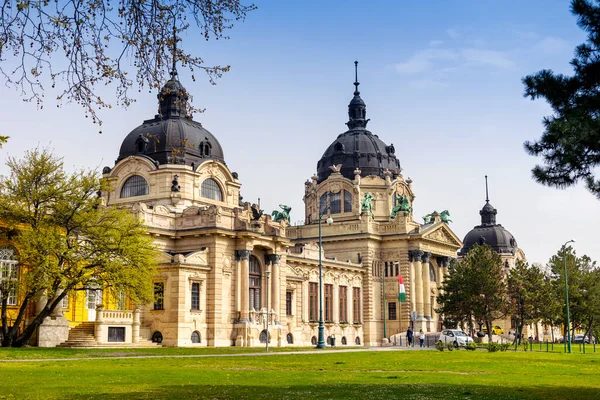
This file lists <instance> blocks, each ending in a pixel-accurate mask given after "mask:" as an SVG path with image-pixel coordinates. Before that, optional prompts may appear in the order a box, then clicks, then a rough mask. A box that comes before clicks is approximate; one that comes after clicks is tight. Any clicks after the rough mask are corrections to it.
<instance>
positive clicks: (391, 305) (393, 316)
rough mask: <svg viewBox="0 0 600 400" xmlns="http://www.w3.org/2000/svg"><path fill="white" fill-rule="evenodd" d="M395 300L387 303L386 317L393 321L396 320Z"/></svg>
mask: <svg viewBox="0 0 600 400" xmlns="http://www.w3.org/2000/svg"><path fill="white" fill-rule="evenodd" d="M396 318H397V317H396V302H395V301H394V302H389V303H388V319H389V320H390V321H395V320H396Z"/></svg>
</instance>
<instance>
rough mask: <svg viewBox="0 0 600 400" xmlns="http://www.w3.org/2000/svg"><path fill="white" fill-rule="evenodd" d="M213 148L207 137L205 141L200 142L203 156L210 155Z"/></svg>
mask: <svg viewBox="0 0 600 400" xmlns="http://www.w3.org/2000/svg"><path fill="white" fill-rule="evenodd" d="M211 150H212V146H211V144H210V142H209V141H208V138H205V140H204V141H202V142H200V156H201V157H210V151H211Z"/></svg>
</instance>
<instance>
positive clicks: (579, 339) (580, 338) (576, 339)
mask: <svg viewBox="0 0 600 400" xmlns="http://www.w3.org/2000/svg"><path fill="white" fill-rule="evenodd" d="M571 343H585V344H590V343H592V341H591V340H590V337H589V336H584V335H582V334H579V333H576V334H575V335H573V337H572V338H571Z"/></svg>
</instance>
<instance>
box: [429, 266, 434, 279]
mask: <svg viewBox="0 0 600 400" xmlns="http://www.w3.org/2000/svg"><path fill="white" fill-rule="evenodd" d="M429 280H430V281H431V282H435V268H434V267H433V264H432V263H429Z"/></svg>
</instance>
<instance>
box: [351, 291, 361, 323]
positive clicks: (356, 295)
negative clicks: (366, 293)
mask: <svg viewBox="0 0 600 400" xmlns="http://www.w3.org/2000/svg"><path fill="white" fill-rule="evenodd" d="M361 314H362V313H361V298H360V288H359V287H353V288H352V322H353V323H355V324H361V323H362V319H361Z"/></svg>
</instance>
